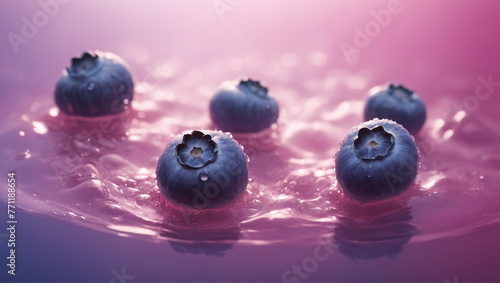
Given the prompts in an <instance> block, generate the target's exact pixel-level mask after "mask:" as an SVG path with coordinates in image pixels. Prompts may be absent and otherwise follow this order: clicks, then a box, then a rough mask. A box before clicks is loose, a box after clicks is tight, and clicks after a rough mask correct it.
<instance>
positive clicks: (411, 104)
mask: <svg viewBox="0 0 500 283" xmlns="http://www.w3.org/2000/svg"><path fill="white" fill-rule="evenodd" d="M425 117H426V113H425V105H424V103H423V102H422V100H421V99H420V97H418V95H417V94H415V93H414V92H413V91H411V90H409V89H407V88H406V87H404V86H402V85H399V86H394V85H393V84H391V85H390V86H389V88H388V89H386V90H383V91H380V92H378V93H376V94H374V95H372V96H370V98H368V101H367V102H366V105H365V121H369V120H371V119H374V118H379V119H383V118H386V119H390V120H393V121H395V122H397V123H399V124H401V125H403V127H405V128H406V129H407V130H408V132H410V133H411V134H412V135H414V134H416V133H417V132H418V131H419V130H420V129H421V128H422V126H423V125H424V122H425Z"/></svg>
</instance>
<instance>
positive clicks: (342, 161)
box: [335, 119, 419, 202]
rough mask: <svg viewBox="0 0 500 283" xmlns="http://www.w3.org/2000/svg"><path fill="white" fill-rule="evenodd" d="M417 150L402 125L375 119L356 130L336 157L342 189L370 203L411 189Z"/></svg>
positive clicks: (342, 145) (415, 168)
mask: <svg viewBox="0 0 500 283" xmlns="http://www.w3.org/2000/svg"><path fill="white" fill-rule="evenodd" d="M418 159H419V155H418V149H417V146H416V144H415V141H414V139H413V137H412V136H411V135H410V133H408V131H407V130H406V129H405V128H403V127H402V126H401V125H399V124H397V123H395V122H394V121H391V120H387V119H382V120H379V119H373V120H371V121H368V122H365V123H363V124H361V125H359V126H357V127H355V128H354V129H353V130H352V131H351V132H350V133H349V134H348V135H347V137H346V138H345V139H344V141H343V142H342V144H341V146H340V149H339V151H338V152H337V154H336V156H335V171H336V175H337V180H338V182H339V185H340V187H341V188H342V189H343V190H344V192H345V193H346V194H348V195H350V196H351V197H353V198H355V199H357V200H359V201H361V202H369V201H376V200H384V199H388V198H390V197H393V196H396V195H399V194H401V193H403V192H405V191H406V190H408V189H409V188H410V187H411V186H412V185H413V183H414V182H415V178H416V177H417V172H418Z"/></svg>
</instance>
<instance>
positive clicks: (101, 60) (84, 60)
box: [55, 51, 134, 117]
mask: <svg viewBox="0 0 500 283" xmlns="http://www.w3.org/2000/svg"><path fill="white" fill-rule="evenodd" d="M133 97H134V83H133V80H132V76H131V74H130V71H129V70H128V67H127V66H126V63H125V62H124V61H123V60H122V59H121V58H119V57H118V56H116V55H114V54H111V53H102V52H99V51H96V52H95V53H91V52H85V53H84V54H83V55H82V56H81V57H80V58H73V59H72V60H71V66H69V67H67V68H66V70H64V71H63V74H62V75H61V77H60V78H59V81H58V82H57V85H56V90H55V101H56V104H57V106H58V107H59V109H60V110H61V112H63V113H65V114H67V115H71V116H83V117H97V116H104V115H111V114H117V113H120V112H123V111H124V110H125V109H127V107H128V105H129V104H130V102H131V101H132V99H133Z"/></svg>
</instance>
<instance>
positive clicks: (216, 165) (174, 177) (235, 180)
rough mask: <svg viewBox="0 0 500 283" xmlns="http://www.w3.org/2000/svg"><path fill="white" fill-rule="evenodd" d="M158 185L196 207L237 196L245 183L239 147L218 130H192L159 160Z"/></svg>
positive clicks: (244, 160) (222, 202) (175, 199)
mask: <svg viewBox="0 0 500 283" xmlns="http://www.w3.org/2000/svg"><path fill="white" fill-rule="evenodd" d="M156 177H157V179H158V187H159V188H160V190H161V192H162V193H163V194H164V195H165V197H166V198H167V199H169V200H170V201H172V202H174V203H177V204H180V205H182V206H185V207H190V208H195V209H205V208H215V207H220V206H223V205H226V204H228V203H230V202H232V201H233V200H235V199H237V198H238V197H239V196H240V195H241V194H242V193H243V192H244V191H245V189H246V186H247V184H248V167H247V157H246V155H245V153H244V152H243V150H242V148H241V146H240V145H239V144H238V143H237V142H236V141H235V140H234V139H233V138H231V137H230V136H228V135H227V134H224V133H222V132H219V131H206V130H204V131H192V132H191V133H186V134H181V135H179V136H177V137H176V138H175V139H174V141H173V142H171V143H170V144H169V145H168V146H167V148H166V149H165V151H164V152H163V154H162V155H161V156H160V158H159V160H158V166H157V169H156Z"/></svg>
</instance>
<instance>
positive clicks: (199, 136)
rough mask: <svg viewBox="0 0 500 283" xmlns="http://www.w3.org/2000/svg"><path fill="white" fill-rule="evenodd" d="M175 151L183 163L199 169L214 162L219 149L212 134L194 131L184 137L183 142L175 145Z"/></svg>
mask: <svg viewBox="0 0 500 283" xmlns="http://www.w3.org/2000/svg"><path fill="white" fill-rule="evenodd" d="M175 151H176V153H177V160H178V161H179V163H180V164H181V165H184V166H186V167H189V168H193V169H198V168H202V167H204V166H205V165H207V164H209V163H210V162H214V161H215V160H216V159H217V152H218V151H219V149H218V148H217V143H215V142H214V141H213V140H212V137H211V136H210V135H205V134H203V133H202V132H200V131H192V132H191V134H185V135H184V136H183V137H182V142H181V143H180V144H178V145H177V146H176V147H175Z"/></svg>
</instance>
